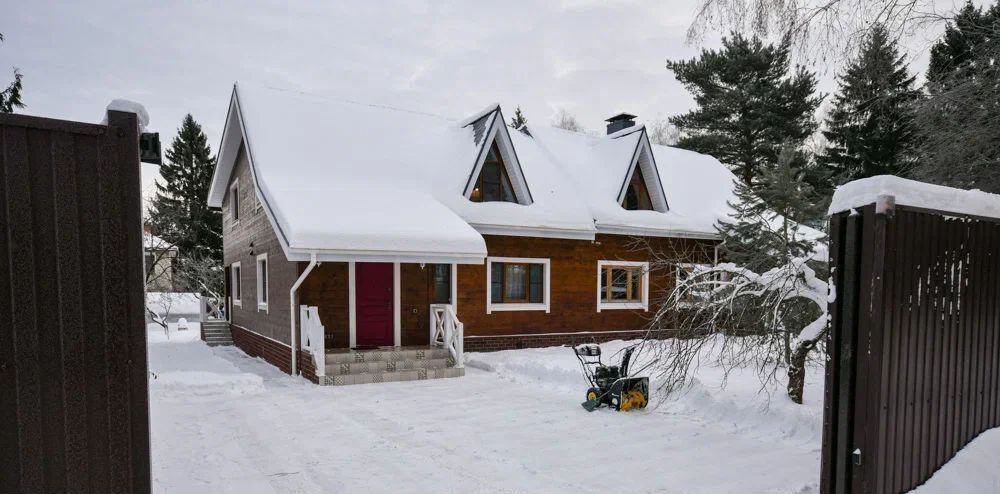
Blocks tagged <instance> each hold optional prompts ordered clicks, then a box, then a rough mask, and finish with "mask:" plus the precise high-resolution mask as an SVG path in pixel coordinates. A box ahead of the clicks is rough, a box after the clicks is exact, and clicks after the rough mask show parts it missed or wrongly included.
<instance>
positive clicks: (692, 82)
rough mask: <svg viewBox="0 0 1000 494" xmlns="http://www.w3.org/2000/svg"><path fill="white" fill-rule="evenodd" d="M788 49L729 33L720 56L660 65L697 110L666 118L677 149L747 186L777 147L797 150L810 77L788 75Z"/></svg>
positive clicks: (809, 126) (811, 107)
mask: <svg viewBox="0 0 1000 494" xmlns="http://www.w3.org/2000/svg"><path fill="white" fill-rule="evenodd" d="M789 49H790V45H789V43H788V42H783V43H781V44H779V45H777V46H775V45H771V44H765V43H764V42H763V41H761V40H760V39H759V38H757V37H753V38H751V39H747V38H744V37H743V36H741V35H740V34H738V33H733V34H731V35H730V36H729V37H727V38H723V41H722V49H720V50H703V51H702V52H701V55H700V56H699V57H697V58H694V59H691V60H684V61H668V62H667V68H668V69H670V70H671V71H673V72H674V75H675V76H676V77H677V80H679V81H680V82H681V84H683V85H684V86H685V87H686V88H687V89H688V91H690V92H691V93H692V94H693V95H694V98H695V102H696V103H697V105H698V108H696V109H694V110H692V111H690V112H688V113H686V114H683V115H677V116H674V117H671V118H670V123H672V124H673V125H675V126H677V128H679V129H680V130H681V132H682V134H683V135H682V137H681V138H680V140H678V142H677V147H681V148H685V149H690V150H692V151H697V152H700V153H705V154H709V155H711V156H714V157H715V158H717V159H719V161H722V162H723V163H725V164H726V165H728V166H729V167H730V169H731V170H732V171H733V173H735V174H736V176H737V177H738V178H739V180H740V181H741V182H742V183H743V184H744V185H748V186H751V187H755V186H756V185H757V183H758V181H759V177H760V175H761V173H762V172H763V171H764V170H765V169H767V168H769V167H773V166H774V165H775V164H776V163H777V160H778V154H779V152H780V150H781V149H782V148H783V147H785V146H792V147H798V146H800V145H801V144H802V142H803V141H804V140H805V139H806V138H807V137H809V136H810V135H811V134H812V133H813V132H814V131H815V130H816V127H817V124H816V121H815V118H814V116H813V115H814V113H815V112H816V108H817V107H818V106H819V103H820V101H821V100H822V97H821V96H817V95H816V94H815V91H816V76H815V75H814V74H812V73H811V72H809V71H807V70H805V69H804V68H802V67H797V68H796V69H795V70H792V69H791V62H790V54H789Z"/></svg>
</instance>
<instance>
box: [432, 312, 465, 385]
mask: <svg viewBox="0 0 1000 494" xmlns="http://www.w3.org/2000/svg"><path fill="white" fill-rule="evenodd" d="M430 313H431V321H430V322H431V324H430V329H431V335H430V336H431V340H430V341H431V346H438V347H444V348H447V349H448V352H450V353H451V356H452V358H453V359H455V367H458V368H460V369H461V368H463V367H465V364H464V363H463V362H462V354H463V352H464V341H465V325H464V324H462V321H459V320H458V316H457V315H455V308H454V307H452V305H451V304H431V310H430Z"/></svg>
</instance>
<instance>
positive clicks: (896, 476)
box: [822, 205, 1000, 493]
mask: <svg viewBox="0 0 1000 494" xmlns="http://www.w3.org/2000/svg"><path fill="white" fill-rule="evenodd" d="M877 209H878V211H877ZM830 237H831V251H830V252H831V267H832V269H833V277H834V283H835V286H836V293H837V297H836V301H835V302H833V303H832V304H831V307H830V309H831V315H832V317H833V321H832V331H831V334H830V338H829V340H828V351H829V353H830V360H829V361H828V364H827V367H826V397H825V399H826V410H825V417H824V434H823V435H824V437H823V466H822V492H824V493H848V492H849V493H861V492H865V493H886V492H905V491H908V490H910V489H912V488H914V487H916V486H918V485H920V484H921V483H923V482H924V481H926V480H927V479H928V478H929V477H930V476H931V475H932V474H933V473H934V471H935V470H937V469H938V468H940V467H941V465H943V464H944V463H945V462H947V461H948V460H949V459H951V458H952V457H953V456H954V455H955V453H956V452H957V451H958V450H959V449H961V448H962V446H964V445H965V444H966V443H968V442H969V441H970V440H972V439H973V438H975V437H976V435H978V434H979V433H980V432H982V431H984V430H986V429H990V428H993V427H996V426H1000V402H998V399H1000V381H998V378H1000V222H998V221H997V220H995V219H985V218H973V217H967V216H960V215H951V214H948V213H942V212H938V211H927V210H919V209H915V208H908V207H903V206H900V207H895V208H893V207H892V206H891V205H889V206H881V205H880V206H879V207H878V208H877V207H876V205H869V206H867V207H864V208H858V209H857V210H856V213H855V214H850V213H841V214H838V215H835V216H833V217H832V218H831V220H830Z"/></svg>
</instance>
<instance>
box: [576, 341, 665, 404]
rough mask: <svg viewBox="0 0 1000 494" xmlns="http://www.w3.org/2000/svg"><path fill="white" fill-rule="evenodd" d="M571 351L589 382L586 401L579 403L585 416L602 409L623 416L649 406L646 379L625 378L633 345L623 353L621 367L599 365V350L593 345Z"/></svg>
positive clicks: (647, 379) (585, 345) (579, 346)
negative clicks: (613, 411) (586, 412)
mask: <svg viewBox="0 0 1000 494" xmlns="http://www.w3.org/2000/svg"><path fill="white" fill-rule="evenodd" d="M573 351H574V353H575V354H576V358H577V360H579V361H580V365H581V366H582V367H583V375H584V377H586V378H587V381H588V382H590V389H588V390H587V401H585V402H583V403H581V405H583V408H585V409H586V410H587V411H588V412H593V411H594V410H596V409H597V408H598V407H600V406H601V405H606V406H608V407H611V408H614V409H615V410H618V411H622V412H624V411H628V410H636V409H641V408H646V404H647V403H648V402H649V378H648V377H630V376H629V375H628V371H629V363H630V361H631V360H632V353H633V352H634V351H635V346H634V345H633V346H630V347H628V348H625V349H624V350H623V351H622V361H621V364H620V365H604V364H603V363H601V347H600V346H599V345H597V344H596V343H586V344H583V345H578V346H575V347H573Z"/></svg>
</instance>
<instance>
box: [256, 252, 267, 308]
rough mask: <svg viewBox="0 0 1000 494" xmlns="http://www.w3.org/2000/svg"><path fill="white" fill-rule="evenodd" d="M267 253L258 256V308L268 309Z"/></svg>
mask: <svg viewBox="0 0 1000 494" xmlns="http://www.w3.org/2000/svg"><path fill="white" fill-rule="evenodd" d="M267 287H268V279H267V254H261V255H259V256H257V310H263V311H266V310H267Z"/></svg>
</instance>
